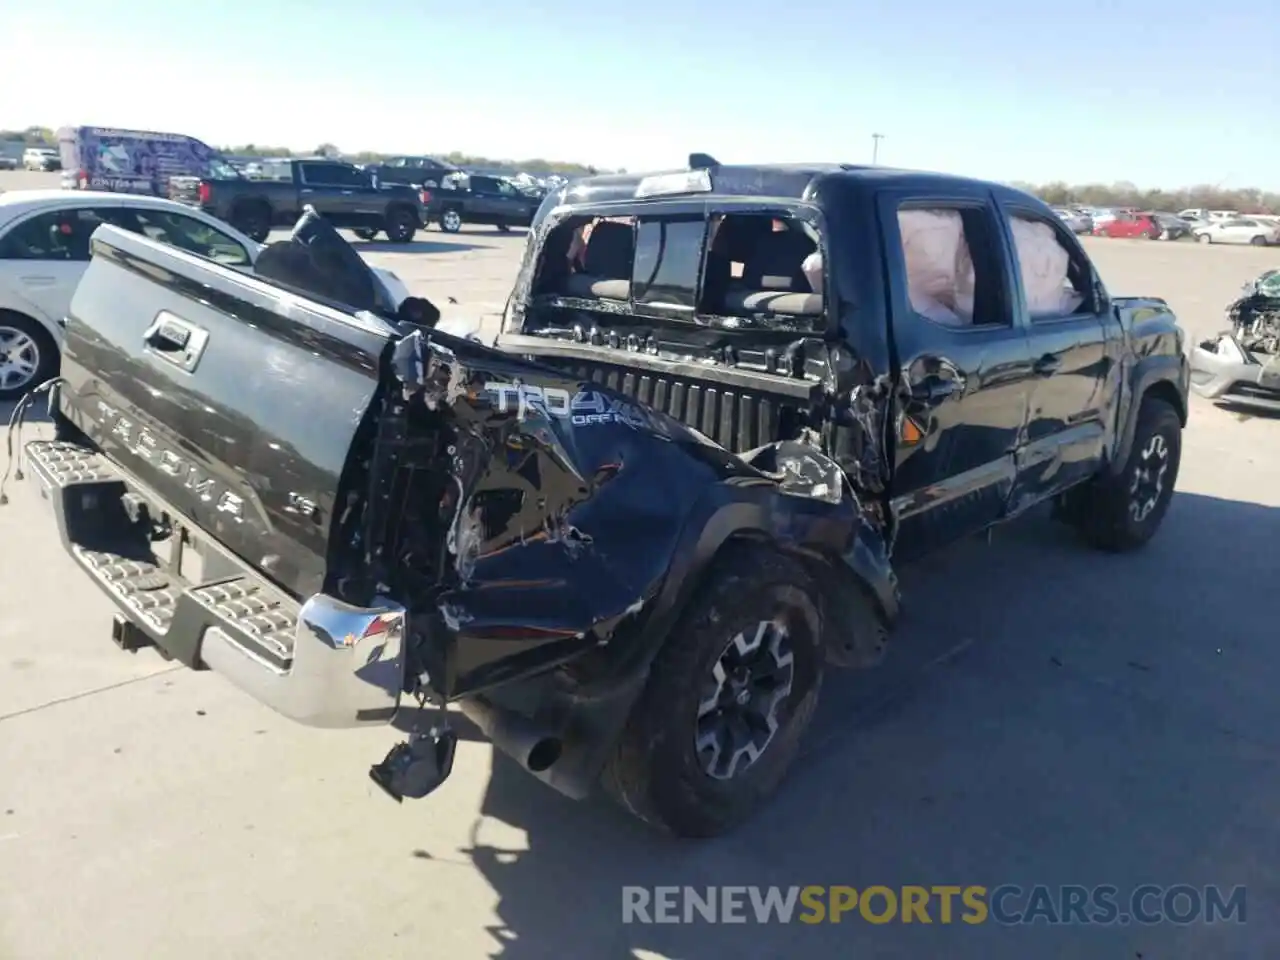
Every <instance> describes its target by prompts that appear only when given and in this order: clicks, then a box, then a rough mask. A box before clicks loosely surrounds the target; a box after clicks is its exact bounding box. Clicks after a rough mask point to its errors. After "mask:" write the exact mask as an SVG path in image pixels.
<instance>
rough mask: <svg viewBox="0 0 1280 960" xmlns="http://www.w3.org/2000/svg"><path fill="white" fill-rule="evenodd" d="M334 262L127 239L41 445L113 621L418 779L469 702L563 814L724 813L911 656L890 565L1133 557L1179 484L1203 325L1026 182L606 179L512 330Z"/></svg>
mask: <svg viewBox="0 0 1280 960" xmlns="http://www.w3.org/2000/svg"><path fill="white" fill-rule="evenodd" d="M588 227H590V228H591V229H590V230H589V231H588V229H587V228H588ZM331 240H333V241H334V244H333V246H334V249H335V250H336V244H337V242H339V238H337V235H336V234H333V236H332V238H331ZM295 246H297V245H296V244H294V245H292V246H291V245H289V244H284V245H283V246H282V249H283V250H284V251H285V252H288V251H289V250H290V249H293V247H295ZM282 256H283V254H282ZM309 256H310V255H309V254H307V253H305V252H299V251H297V250H294V255H292V257H291V258H290V257H284V260H285V261H287V264H286V265H288V264H292V265H293V267H294V269H292V271H291V272H289V271H281V270H279V269H277V268H276V266H275V262H276V260H275V259H270V258H269V259H268V262H267V265H266V266H265V267H264V266H263V265H262V264H261V263H260V264H259V265H258V266H257V267H256V268H255V273H256V274H257V275H256V276H244V275H241V274H238V273H236V272H235V271H232V270H228V269H225V268H223V267H222V266H220V265H218V264H215V263H210V262H207V261H202V260H200V259H198V258H195V257H192V256H189V255H187V254H186V253H184V252H182V251H180V250H175V249H172V248H169V247H165V246H162V245H161V244H158V243H154V242H152V241H150V240H149V239H147V238H145V237H139V236H136V235H132V234H128V233H125V232H122V231H120V230H117V229H114V228H112V227H110V226H104V227H100V228H98V230H97V231H96V233H95V234H94V237H93V259H92V262H91V264H90V266H89V269H88V271H87V273H86V275H85V277H84V279H83V280H82V281H81V283H80V286H79V289H78V290H77V292H76V295H75V299H74V302H73V305H72V308H71V314H70V317H69V318H68V322H67V333H66V341H67V346H66V351H65V354H64V359H63V367H62V373H61V378H60V379H59V380H57V381H51V382H50V384H49V389H50V390H56V392H57V402H56V406H55V412H56V416H55V422H56V424H57V435H56V439H54V440H50V441H36V442H32V443H29V444H27V445H26V446H25V447H24V448H22V449H24V450H25V457H26V460H27V462H28V466H27V473H28V474H29V475H30V477H31V478H32V479H34V481H35V483H36V484H37V485H38V488H39V490H40V491H41V493H42V494H43V495H44V496H45V497H46V498H47V499H48V500H49V501H50V503H51V504H52V507H53V512H54V516H55V518H56V526H57V529H58V531H59V533H60V535H61V537H62V539H63V542H64V543H65V545H66V547H67V549H68V550H69V551H70V554H71V556H72V557H73V558H74V560H75V562H76V563H77V564H79V566H80V567H81V568H82V569H83V571H84V572H85V573H86V574H87V575H88V576H89V577H90V578H91V579H92V581H93V582H95V583H96V584H98V586H99V587H100V588H101V589H102V590H104V591H105V592H106V593H107V594H108V595H109V596H110V597H111V598H112V599H113V600H114V601H115V604H116V606H117V607H118V609H119V612H118V614H117V615H116V620H115V623H114V626H113V628H112V632H113V636H114V639H115V640H116V642H117V643H119V644H120V645H121V646H124V647H126V648H128V649H137V648H138V647H140V646H144V645H154V646H155V647H157V648H158V649H159V650H160V651H161V652H162V653H163V654H165V655H167V656H169V657H172V658H174V659H176V660H179V661H181V662H182V663H184V664H186V665H188V666H190V667H192V668H196V669H201V668H211V669H212V670H214V671H216V672H219V673H221V674H222V675H223V676H224V677H226V678H227V679H228V680H230V681H231V682H233V683H234V684H237V685H239V686H240V687H242V688H243V689H244V690H245V691H247V692H248V693H249V694H250V695H252V696H254V697H256V698H257V699H259V700H260V701H262V702H263V703H265V704H267V705H269V706H270V707H272V708H274V709H275V710H277V711H279V712H280V713H282V714H284V715H286V716H288V717H291V718H293V719H295V720H297V721H299V722H302V723H305V724H311V725H316V726H323V727H341V726H354V725H358V724H366V723H387V722H388V721H390V720H392V719H393V718H395V719H396V723H397V726H399V727H401V728H407V731H408V732H407V733H406V735H405V736H404V738H403V739H401V742H398V743H396V744H394V746H392V747H391V749H390V751H389V752H388V754H387V756H386V757H385V758H384V759H381V760H379V761H378V762H376V763H374V764H372V765H371V768H370V771H369V774H370V776H371V777H372V779H373V780H374V781H375V782H377V783H378V785H379V786H380V787H382V788H383V789H384V790H385V791H386V792H387V793H388V794H389V795H390V796H392V797H393V798H395V799H397V800H401V799H403V798H405V797H422V796H425V795H427V794H429V793H431V792H432V791H433V790H435V789H437V788H438V787H439V786H440V785H441V783H442V782H444V780H445V779H446V778H447V777H448V775H449V772H450V769H451V766H452V762H453V756H454V750H455V745H456V741H457V733H456V732H455V731H456V728H455V726H454V722H455V718H456V716H457V714H459V713H461V714H462V715H464V716H466V717H468V718H470V720H471V721H473V722H474V724H475V725H477V726H478V727H479V728H480V730H482V731H483V732H484V733H485V734H486V735H487V736H488V738H489V739H490V740H491V741H492V742H493V743H494V745H495V746H496V747H497V748H499V749H501V750H502V751H504V752H506V753H508V754H509V755H511V756H512V757H514V758H516V760H517V761H518V762H519V763H520V764H521V765H522V766H523V767H524V768H525V769H526V770H528V771H529V772H530V773H531V774H532V775H534V776H536V777H538V778H539V779H541V780H543V781H544V782H545V783H547V784H549V785H550V786H552V787H553V788H555V789H557V790H559V791H560V792H562V793H564V794H566V795H568V796H570V797H575V798H581V797H584V796H586V795H587V794H588V793H589V792H590V791H591V790H592V789H593V787H595V786H596V785H603V786H604V788H605V789H606V790H607V792H609V793H610V794H612V795H613V796H614V797H615V798H616V799H617V800H618V801H619V802H620V803H621V804H622V805H623V807H624V808H625V809H627V810H629V811H630V812H632V813H633V814H635V815H637V816H639V817H641V818H643V819H644V820H646V821H648V822H650V823H652V824H654V825H656V826H658V827H660V828H663V829H665V830H667V831H670V832H672V833H674V834H676V835H680V836H690V837H705V836H710V835H715V834H718V833H721V832H723V831H725V830H728V829H730V828H731V827H733V826H734V825H735V824H738V823H740V822H741V821H743V820H744V819H745V818H747V817H748V816H749V815H750V813H751V812H752V811H753V810H754V809H755V808H756V807H757V806H758V805H759V804H760V803H761V802H762V801H763V800H764V798H766V797H767V796H768V795H769V794H770V792H771V791H773V790H774V788H775V787H777V786H778V785H779V783H780V781H781V780H782V779H783V777H784V775H785V773H786V771H787V769H788V767H789V765H790V764H791V762H792V761H793V760H794V758H795V757H796V755H797V751H798V748H799V745H800V741H801V737H802V735H803V733H804V731H805V728H806V726H807V725H808V724H809V722H810V719H811V717H812V716H813V713H814V708H815V705H816V703H817V700H818V697H819V693H820V690H821V687H822V681H823V676H824V673H825V672H826V671H827V670H828V669H831V668H840V667H845V668H863V667H871V666H872V665H874V664H876V663H877V662H878V661H879V660H880V659H881V657H882V656H883V654H884V652H885V649H886V643H887V641H888V639H889V637H890V635H891V632H892V629H893V627H894V624H895V621H896V620H897V618H898V613H899V605H900V601H899V591H898V586H897V578H896V575H895V570H894V565H895V564H896V563H902V562H907V561H909V559H910V558H912V557H914V556H918V555H920V554H921V553H923V552H925V551H928V550H933V549H937V548H938V547H940V546H941V545H943V544H945V543H948V542H951V541H954V540H956V539H958V538H960V537H963V536H965V535H968V534H973V533H975V532H977V531H981V530H984V529H985V528H988V527H990V526H992V525H993V524H996V523H999V522H1001V521H1004V520H1008V519H1009V518H1011V517H1015V516H1018V515H1019V514H1022V513H1024V512H1026V511H1027V510H1029V509H1031V508H1032V507H1034V506H1035V505H1037V504H1052V505H1053V509H1054V511H1055V512H1056V514H1057V516H1058V517H1059V518H1060V519H1061V520H1062V521H1063V522H1066V523H1069V524H1071V525H1073V526H1074V527H1076V528H1077V529H1078V530H1079V531H1080V533H1081V534H1082V535H1083V538H1084V539H1085V540H1086V541H1087V542H1089V543H1091V544H1093V545H1095V546H1096V547H1098V548H1101V549H1102V550H1105V551H1121V550H1128V549H1133V548H1137V547H1140V546H1142V545H1143V544H1145V543H1146V542H1147V541H1148V540H1149V539H1150V538H1151V537H1152V535H1153V534H1154V533H1155V532H1156V529H1157V528H1158V527H1159V526H1160V523H1161V520H1162V519H1163V517H1164V516H1165V513H1166V510H1167V508H1168V506H1169V503H1170V498H1171V497H1172V495H1173V488H1174V483H1175V480H1176V477H1177V472H1178V463H1179V455H1180V449H1181V447H1180V439H1181V431H1182V428H1183V426H1184V424H1185V421H1186V417H1187V366H1186V360H1185V359H1184V355H1183V334H1182V332H1181V330H1180V328H1179V327H1178V325H1177V323H1176V322H1175V318H1174V316H1173V314H1172V313H1171V311H1170V310H1169V308H1168V306H1167V305H1166V303H1165V302H1164V301H1163V300H1160V299H1157V298H1135V297H1116V296H1112V295H1111V294H1110V293H1109V292H1108V290H1107V289H1106V287H1105V285H1104V284H1103V282H1102V279H1101V278H1100V277H1099V276H1098V273H1097V271H1096V270H1095V269H1094V266H1093V265H1092V264H1091V263H1090V261H1089V259H1088V258H1087V256H1086V255H1085V252H1084V250H1083V249H1082V247H1081V246H1080V244H1079V243H1078V242H1077V241H1076V239H1075V238H1074V237H1073V236H1072V235H1071V233H1070V232H1069V231H1068V230H1067V229H1066V228H1065V227H1064V226H1063V225H1062V224H1061V221H1060V220H1059V219H1058V218H1057V217H1056V216H1055V215H1054V214H1053V212H1052V210H1050V209H1049V208H1048V207H1046V206H1045V205H1044V204H1042V203H1041V202H1039V201H1038V200H1036V199H1034V198H1032V197H1030V196H1028V195H1026V194H1024V193H1020V192H1018V191H1015V190H1012V189H1009V188H1006V187H1002V186H997V185H993V184H988V183H982V182H977V181H973V180H967V179H961V178H957V177H950V176H941V175H928V174H922V173H908V172H895V171H891V170H887V169H884V168H880V167H875V168H865V167H853V166H841V165H808V166H796V165H790V166H725V165H720V164H717V163H715V161H714V160H713V159H712V158H710V157H707V156H705V155H695V156H694V157H692V158H691V161H690V169H687V170H680V171H675V172H672V173H665V174H654V175H649V176H641V175H631V174H625V175H623V174H619V175H610V176H604V177H597V178H592V179H588V180H584V181H579V182H577V183H575V184H573V185H571V186H568V187H563V188H561V189H559V190H557V191H556V192H555V193H553V194H551V195H550V196H548V198H547V199H546V200H545V201H544V202H543V204H542V206H541V207H540V209H539V211H538V215H537V217H536V219H535V221H534V226H533V229H532V232H531V235H530V240H529V242H528V245H527V252H526V255H525V259H524V262H523V265H522V267H521V270H520V273H519V277H518V279H517V281H516V283H515V286H514V289H513V292H512V294H511V298H510V301H509V304H508V306H507V309H506V313H505V316H504V318H503V322H504V326H503V329H502V332H501V334H500V337H499V344H498V347H499V348H494V347H493V346H490V345H488V344H485V343H480V342H475V341H474V340H469V339H464V338H459V337H455V336H451V335H449V334H446V333H444V332H442V331H441V330H439V329H438V328H437V327H436V326H435V325H434V319H435V318H437V317H438V312H436V311H434V310H433V309H432V308H431V307H430V304H428V303H425V302H424V301H418V304H417V306H418V310H417V312H416V314H414V315H411V316H410V315H404V314H406V311H405V309H404V308H403V307H402V308H400V309H398V310H395V311H392V310H390V309H387V308H382V309H380V308H379V307H378V304H377V303H376V302H375V300H374V299H371V295H370V293H369V290H370V285H371V281H370V280H369V279H368V277H367V276H365V273H366V272H367V268H365V267H363V264H362V262H361V261H360V260H359V258H358V257H356V258H345V259H344V258H341V257H338V256H337V254H336V253H334V258H335V259H334V262H335V263H336V262H337V260H341V264H340V265H338V266H332V265H331V266H329V267H326V268H324V269H319V268H316V269H312V270H310V271H309V272H308V269H305V268H306V266H307V263H309V262H311V261H310V260H308V257H309ZM276 259H278V258H276ZM294 261H297V262H296V263H295V262H294ZM344 271H345V273H344ZM339 275H341V276H342V277H344V278H345V279H342V280H341V282H340V281H339V279H338V278H339ZM409 312H410V313H411V312H412V311H409ZM246 358H252V361H251V362H249V361H246ZM1099 575H1100V576H1106V573H1105V571H1100V574H1099ZM993 602H999V601H998V598H993ZM398 711H399V715H398V716H397V712H398Z"/></svg>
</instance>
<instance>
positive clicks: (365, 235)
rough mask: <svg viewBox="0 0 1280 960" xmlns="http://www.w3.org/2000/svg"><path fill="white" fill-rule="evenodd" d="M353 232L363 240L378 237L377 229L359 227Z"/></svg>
mask: <svg viewBox="0 0 1280 960" xmlns="http://www.w3.org/2000/svg"><path fill="white" fill-rule="evenodd" d="M351 232H352V233H354V234H355V235H356V236H357V237H359V238H360V239H361V240H372V239H373V238H374V237H376V236H377V235H378V230H377V228H376V227H372V228H371V227H357V228H356V229H355V230H352V231H351Z"/></svg>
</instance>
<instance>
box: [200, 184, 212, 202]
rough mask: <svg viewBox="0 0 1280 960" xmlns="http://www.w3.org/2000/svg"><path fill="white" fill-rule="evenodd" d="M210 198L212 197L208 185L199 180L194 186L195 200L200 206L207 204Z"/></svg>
mask: <svg viewBox="0 0 1280 960" xmlns="http://www.w3.org/2000/svg"><path fill="white" fill-rule="evenodd" d="M212 196H213V190H212V189H210V187H209V184H207V183H205V182H204V181H203V180H201V181H200V182H199V183H198V184H196V199H197V200H199V201H200V202H201V203H202V204H203V203H208V202H209V199H210V197H212Z"/></svg>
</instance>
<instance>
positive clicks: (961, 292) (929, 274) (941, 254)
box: [898, 210, 974, 326]
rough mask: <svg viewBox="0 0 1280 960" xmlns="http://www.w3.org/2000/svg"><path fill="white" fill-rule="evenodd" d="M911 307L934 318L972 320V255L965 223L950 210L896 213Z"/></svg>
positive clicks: (954, 322)
mask: <svg viewBox="0 0 1280 960" xmlns="http://www.w3.org/2000/svg"><path fill="white" fill-rule="evenodd" d="M898 230H899V232H900V233H901V235H902V253H903V259H904V261H905V263H906V268H907V295H908V296H909V297H910V299H911V307H912V309H913V310H915V311H916V312H917V313H919V314H921V315H922V316H925V317H928V318H929V319H930V320H934V321H937V322H938V323H946V324H952V325H957V326H958V325H964V324H968V323H972V322H973V290H974V272H973V260H972V259H971V258H970V256H969V245H968V243H966V242H965V236H964V222H963V221H962V220H961V218H960V214H959V213H957V212H955V211H953V210H902V211H899V213H898Z"/></svg>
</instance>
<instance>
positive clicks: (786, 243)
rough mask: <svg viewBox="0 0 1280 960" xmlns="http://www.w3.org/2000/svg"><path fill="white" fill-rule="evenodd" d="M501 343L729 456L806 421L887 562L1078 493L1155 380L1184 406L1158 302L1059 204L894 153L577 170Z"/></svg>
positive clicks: (548, 218)
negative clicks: (938, 171)
mask: <svg viewBox="0 0 1280 960" xmlns="http://www.w3.org/2000/svg"><path fill="white" fill-rule="evenodd" d="M588 231H590V233H589V237H588V238H587V239H586V240H585V251H584V252H579V248H580V247H583V245H584V240H583V238H584V235H587V232H588ZM815 267H817V269H816V270H815V269H814V268H815ZM1135 336H1136V337H1138V338H1139V341H1140V342H1142V343H1143V344H1147V343H1149V344H1150V347H1151V349H1149V350H1148V349H1146V347H1145V346H1144V349H1143V352H1142V354H1141V359H1140V360H1139V359H1138V358H1137V357H1135V356H1134V355H1133V351H1134V348H1135V345H1136V344H1135ZM498 342H499V345H500V346H501V347H502V348H503V349H505V350H510V351H515V352H518V353H521V354H524V355H526V356H528V357H530V358H532V359H536V360H538V361H539V362H543V363H549V364H553V365H556V366H559V367H561V368H563V369H566V370H572V371H573V372H574V374H575V375H576V376H579V377H582V378H583V379H591V380H597V381H599V382H603V383H607V384H609V385H611V386H614V387H616V388H618V389H621V390H623V391H625V392H626V393H628V394H630V395H632V396H634V397H636V398H637V399H639V400H642V401H644V402H646V403H649V404H652V405H654V406H657V407H658V408H659V409H661V410H663V411H664V412H666V413H668V414H670V415H671V416H673V417H675V418H677V419H679V420H682V421H684V422H685V423H687V424H689V425H690V426H693V427H695V428H696V429H698V430H700V431H702V432H703V433H705V434H706V435H707V436H708V437H709V438H710V439H711V440H713V441H714V442H716V443H718V444H721V445H723V446H725V447H727V448H728V449H731V450H734V451H739V452H743V451H748V450H751V449H752V448H754V447H757V446H760V445H762V444H768V443H772V442H777V441H781V440H797V439H800V438H802V437H809V438H811V442H812V443H813V444H814V445H815V447H817V448H820V449H821V450H822V451H823V452H824V453H825V454H827V455H830V456H832V457H834V458H835V459H836V460H837V462H838V463H839V464H840V466H841V469H842V471H843V473H844V475H845V476H846V477H847V478H848V479H849V482H850V483H851V484H852V486H853V487H854V489H855V490H858V491H859V493H860V495H861V496H862V497H863V498H864V500H865V501H866V502H868V503H870V504H876V505H877V507H878V509H879V511H880V512H879V513H878V517H880V518H881V519H880V520H879V521H877V522H876V523H874V524H872V526H873V527H875V528H878V529H880V530H881V531H882V532H883V535H884V537H885V542H886V543H887V544H891V545H892V551H893V555H894V557H895V558H908V557H912V556H916V555H919V554H921V553H924V552H927V551H929V550H932V549H936V548H937V547H939V546H942V545H943V544H945V543H948V542H951V541H953V540H955V539H957V538H959V537H963V536H965V535H968V534H971V533H974V532H977V531H979V530H982V529H984V528H986V527H988V526H990V525H991V524H993V523H996V522H998V521H1001V520H1004V519H1007V518H1009V517H1011V516H1014V515H1016V514H1018V513H1021V512H1022V511H1023V510H1025V509H1027V508H1028V507H1029V506H1031V505H1033V504H1036V503H1039V502H1041V501H1044V500H1062V501H1063V503H1065V501H1066V499H1067V494H1068V492H1069V491H1076V492H1075V497H1076V498H1077V499H1078V498H1079V497H1080V496H1081V494H1080V492H1079V490H1080V489H1081V487H1082V485H1085V486H1087V485H1088V484H1089V483H1091V482H1092V480H1093V478H1095V477H1097V476H1099V475H1101V474H1105V473H1106V472H1107V471H1110V470H1115V469H1120V468H1121V467H1122V466H1123V464H1124V462H1125V458H1126V457H1127V455H1128V451H1127V447H1126V444H1127V443H1129V442H1130V441H1131V437H1130V435H1129V434H1130V433H1131V423H1130V421H1131V420H1132V419H1133V416H1134V414H1135V411H1136V410H1137V406H1138V405H1139V403H1140V400H1141V397H1142V396H1144V395H1145V391H1147V390H1155V391H1156V393H1155V394H1154V395H1155V396H1160V397H1162V398H1163V399H1164V400H1165V401H1167V403H1168V405H1169V408H1170V410H1171V411H1173V412H1174V415H1175V416H1176V418H1177V419H1178V420H1179V421H1181V420H1182V419H1184V418H1185V416H1186V403H1185V396H1186V367H1185V361H1184V359H1183V357H1182V350H1181V343H1182V334H1181V332H1180V330H1179V328H1178V327H1177V325H1176V323H1175V321H1174V318H1173V315H1172V313H1171V312H1170V311H1169V309H1168V307H1167V305H1166V304H1164V303H1163V301H1159V300H1149V299H1148V300H1132V299H1127V298H1114V297H1112V296H1111V295H1110V294H1109V293H1108V291H1107V290H1106V287H1105V285H1104V284H1103V282H1102V279H1101V277H1100V276H1099V275H1098V272H1097V270H1096V269H1095V268H1094V266H1093V264H1092V263H1091V262H1090V260H1089V258H1088V255H1087V254H1086V253H1085V251H1084V249H1083V247H1082V246H1081V245H1080V243H1079V242H1078V241H1077V240H1076V238H1075V237H1074V236H1073V235H1072V233H1071V232H1070V230H1069V229H1067V228H1066V226H1065V225H1064V224H1063V223H1062V221H1061V219H1060V218H1059V217H1057V216H1055V214H1054V213H1053V211H1052V210H1051V209H1050V208H1049V207H1047V206H1045V205H1044V204H1043V203H1041V202H1040V201H1039V200H1037V199H1035V198H1033V197H1031V196H1029V195H1027V194H1025V193H1022V192H1020V191H1017V190H1014V189H1011V188H1008V187H1004V186H1000V185H996V184H989V183H984V182H980V181H974V180H968V179H964V178H958V177H949V176H942V175H934V174H924V173H915V172H905V171H894V170H888V169H885V168H880V167H869V168H864V167H855V166H851V165H810V166H799V167H797V166H761V167H731V166H723V165H719V164H709V165H706V166H702V167H696V166H695V167H693V168H691V169H690V170H687V171H677V172H672V173H668V174H661V175H656V176H648V177H645V176H635V175H618V176H609V177H596V178H591V179H587V180H581V181H577V182H576V183H575V184H573V185H571V186H568V187H565V188H562V189H561V190H560V191H559V192H558V193H556V194H553V195H552V196H551V197H549V198H548V199H547V200H546V201H545V202H544V204H543V206H542V209H541V210H540V211H539V215H538V219H537V221H536V222H535V226H534V231H533V237H532V240H531V241H530V243H529V244H528V247H527V250H526V255H525V262H524V265H523V269H522V271H521V274H520V277H519V279H518V281H517V283H516V288H515V291H514V293H513V295H512V297H511V300H510V303H509V304H508V308H507V312H506V316H505V318H504V327H503V331H502V333H501V334H500V337H499V341H498ZM1161 512H1163V509H1162V508H1161Z"/></svg>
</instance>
